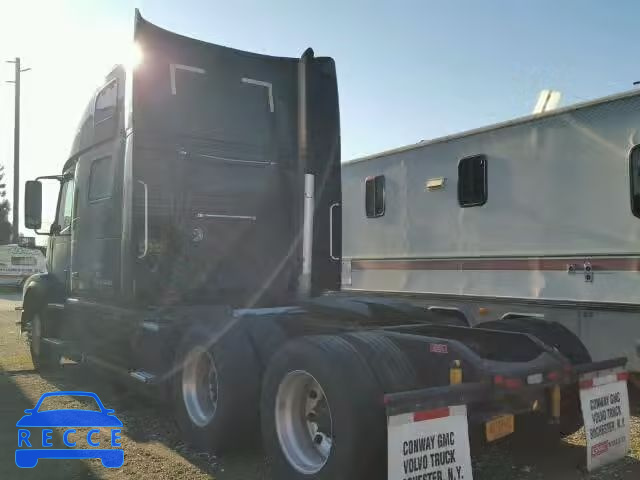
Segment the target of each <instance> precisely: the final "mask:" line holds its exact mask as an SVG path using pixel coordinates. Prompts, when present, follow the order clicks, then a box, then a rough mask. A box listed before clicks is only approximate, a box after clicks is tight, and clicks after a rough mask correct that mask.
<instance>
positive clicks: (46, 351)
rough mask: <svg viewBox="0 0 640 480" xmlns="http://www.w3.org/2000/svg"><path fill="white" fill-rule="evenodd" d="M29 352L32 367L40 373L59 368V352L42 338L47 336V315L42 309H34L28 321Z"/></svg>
mask: <svg viewBox="0 0 640 480" xmlns="http://www.w3.org/2000/svg"><path fill="white" fill-rule="evenodd" d="M28 324H29V327H28V334H29V335H28V339H29V352H30V353H31V362H32V363H33V366H34V368H35V369H36V370H37V371H38V372H40V373H51V372H54V371H55V370H58V369H60V358H61V356H60V354H59V353H58V352H57V351H56V349H55V348H54V347H53V346H52V345H50V344H49V343H47V342H43V341H42V338H43V337H46V336H47V317H46V314H45V312H44V310H37V311H34V312H33V313H32V314H31V315H29V321H28Z"/></svg>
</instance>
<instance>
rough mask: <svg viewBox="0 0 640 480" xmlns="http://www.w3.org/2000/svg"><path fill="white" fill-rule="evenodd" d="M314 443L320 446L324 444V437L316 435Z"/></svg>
mask: <svg viewBox="0 0 640 480" xmlns="http://www.w3.org/2000/svg"><path fill="white" fill-rule="evenodd" d="M313 441H314V442H316V443H317V444H318V445H320V444H321V443H322V435H316V436H315V437H314V438H313Z"/></svg>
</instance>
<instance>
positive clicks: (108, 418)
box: [16, 391, 124, 468]
mask: <svg viewBox="0 0 640 480" xmlns="http://www.w3.org/2000/svg"><path fill="white" fill-rule="evenodd" d="M59 396H73V397H91V398H93V399H94V400H95V402H96V404H97V405H98V407H99V408H100V411H96V410H83V409H57V410H46V411H42V412H40V411H39V409H40V406H41V405H42V402H43V401H44V400H45V399H47V398H49V397H59ZM24 412H25V413H26V415H24V416H23V417H22V418H21V419H20V420H18V422H17V423H16V427H18V448H17V449H16V465H17V466H18V467H20V468H33V467H35V466H36V465H37V464H38V460H40V459H41V458H53V459H74V458H98V459H100V461H101V462H102V465H104V466H105V467H107V468H119V467H121V466H122V464H123V463H124V450H123V449H122V445H121V443H120V432H121V427H122V422H121V421H120V419H118V417H116V416H115V415H114V410H113V409H109V408H105V407H104V405H103V404H102V402H101V401H100V398H99V397H98V396H97V395H96V394H95V393H92V392H76V391H65V392H49V393H45V394H43V395H42V396H41V397H40V399H39V400H38V403H36V405H35V407H33V408H30V409H27V410H25V411H24ZM100 427H102V429H101V428H100ZM32 428H42V439H41V440H42V441H41V442H39V441H40V439H39V438H38V436H37V435H33V436H32V433H35V432H33V431H32V430H30V429H32ZM52 428H64V429H65V430H64V433H63V435H62V439H63V441H64V444H65V446H66V447H67V448H52V447H53V444H52V442H51V439H52V433H53V430H52ZM76 428H90V430H89V431H88V432H87V434H86V436H84V435H82V436H81V435H80V434H79V433H78V432H77V430H76ZM104 429H110V440H111V441H110V447H111V448H76V446H77V444H78V441H79V440H83V439H86V443H87V445H89V446H90V447H100V446H101V445H100V442H99V441H97V440H96V438H95V436H96V435H97V434H98V433H101V432H103V431H104ZM38 443H41V447H42V448H38Z"/></svg>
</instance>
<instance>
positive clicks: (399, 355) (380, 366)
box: [344, 331, 419, 393]
mask: <svg viewBox="0 0 640 480" xmlns="http://www.w3.org/2000/svg"><path fill="white" fill-rule="evenodd" d="M344 338H345V339H346V340H347V341H348V342H349V343H351V344H352V345H353V346H354V347H356V349H357V350H358V351H359V352H360V353H361V354H362V356H363V357H364V359H365V362H366V363H367V365H368V366H369V368H370V369H371V371H372V372H373V374H374V376H375V377H376V379H377V380H378V384H379V385H380V388H381V391H382V393H394V392H402V391H406V390H414V389H416V388H418V383H419V382H418V374H417V373H416V370H415V368H413V365H412V364H411V362H410V361H409V359H408V358H407V356H406V355H405V354H404V352H403V351H402V350H400V348H399V347H398V346H397V345H396V344H395V343H394V342H393V340H391V339H390V338H389V337H387V336H386V335H385V334H384V332H376V331H371V332H353V333H348V334H346V335H345V337H344Z"/></svg>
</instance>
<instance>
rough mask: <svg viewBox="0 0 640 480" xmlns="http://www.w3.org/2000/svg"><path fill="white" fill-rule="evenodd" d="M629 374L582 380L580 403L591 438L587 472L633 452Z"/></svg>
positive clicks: (596, 375)
mask: <svg viewBox="0 0 640 480" xmlns="http://www.w3.org/2000/svg"><path fill="white" fill-rule="evenodd" d="M627 377H628V374H627V373H626V372H611V371H607V372H597V373H596V374H593V373H592V374H587V375H583V376H581V377H580V403H581V406H582V414H583V416H584V428H585V433H586V436H587V470H589V471H592V470H595V469H596V468H598V467H601V466H603V465H606V464H608V463H611V462H614V461H616V460H619V459H621V458H623V457H624V456H625V455H626V454H627V452H628V451H629V394H628V392H627Z"/></svg>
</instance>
